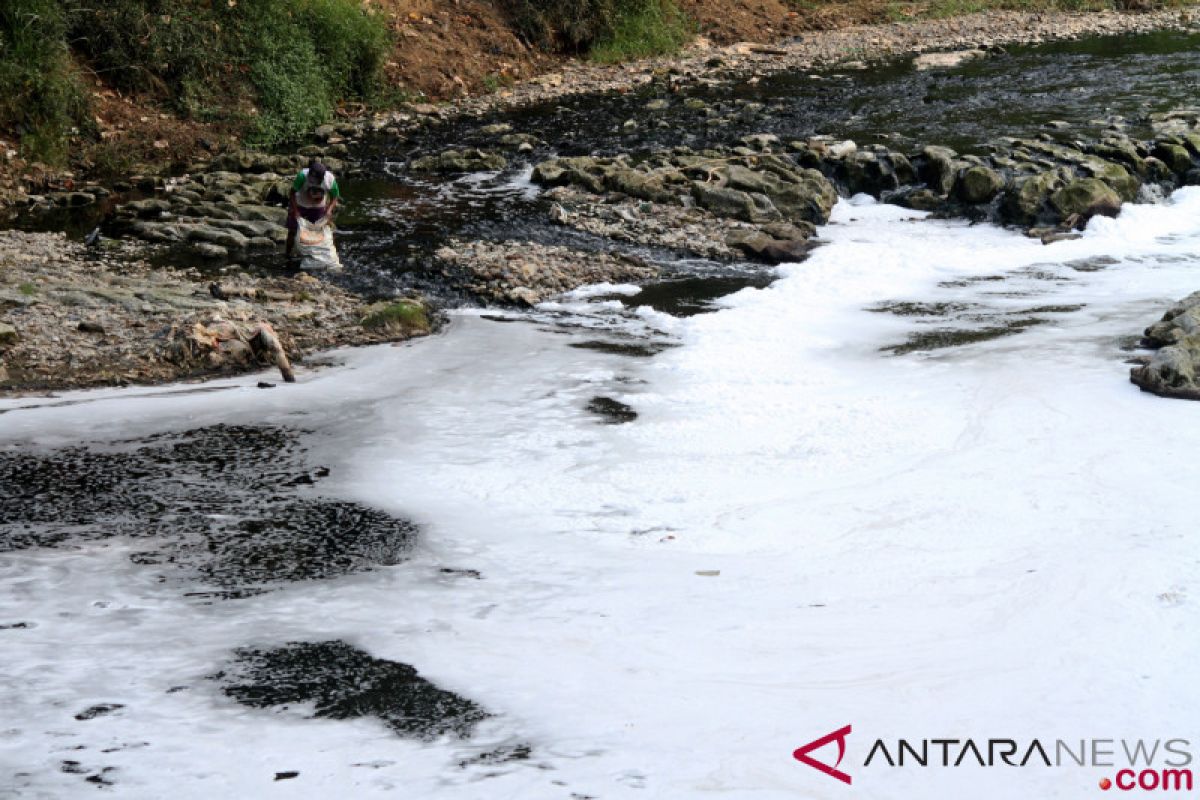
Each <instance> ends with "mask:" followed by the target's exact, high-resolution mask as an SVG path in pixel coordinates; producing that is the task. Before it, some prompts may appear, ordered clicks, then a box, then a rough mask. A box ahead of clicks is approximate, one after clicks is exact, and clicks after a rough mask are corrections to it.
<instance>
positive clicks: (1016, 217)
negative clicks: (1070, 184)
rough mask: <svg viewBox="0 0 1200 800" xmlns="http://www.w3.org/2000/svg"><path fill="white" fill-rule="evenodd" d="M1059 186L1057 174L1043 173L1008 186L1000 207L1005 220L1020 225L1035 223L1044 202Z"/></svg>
mask: <svg viewBox="0 0 1200 800" xmlns="http://www.w3.org/2000/svg"><path fill="white" fill-rule="evenodd" d="M1060 186H1062V179H1061V178H1060V177H1059V175H1058V173H1057V172H1043V173H1041V174H1039V175H1033V176H1031V177H1029V178H1026V179H1024V180H1022V181H1018V182H1016V183H1014V184H1012V185H1010V186H1009V188H1008V189H1007V190H1006V191H1005V193H1004V200H1003V202H1002V203H1001V206H1000V208H1001V211H1002V212H1003V214H1004V217H1005V220H1006V221H1008V222H1015V223H1017V224H1020V225H1032V224H1033V223H1035V222H1037V220H1038V217H1039V216H1040V215H1041V214H1042V210H1043V208H1044V207H1045V204H1046V201H1047V200H1048V199H1049V197H1050V195H1051V194H1052V193H1053V192H1055V191H1056V190H1057V189H1058V188H1059V187H1060Z"/></svg>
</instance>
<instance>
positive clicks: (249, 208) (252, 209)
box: [235, 204, 287, 226]
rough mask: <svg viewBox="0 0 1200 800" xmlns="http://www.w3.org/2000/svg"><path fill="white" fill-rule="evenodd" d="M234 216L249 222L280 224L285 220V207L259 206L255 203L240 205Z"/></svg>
mask: <svg viewBox="0 0 1200 800" xmlns="http://www.w3.org/2000/svg"><path fill="white" fill-rule="evenodd" d="M235 216H236V217H237V218H238V219H240V220H247V221H250V222H270V223H272V224H274V225H277V226H281V225H283V224H284V223H286V222H287V209H286V208H278V207H276V206H261V205H255V204H248V205H240V206H238V207H237V211H236V214H235Z"/></svg>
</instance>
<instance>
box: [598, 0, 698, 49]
mask: <svg viewBox="0 0 1200 800" xmlns="http://www.w3.org/2000/svg"><path fill="white" fill-rule="evenodd" d="M691 37H692V27H691V25H690V24H689V22H688V19H687V17H685V16H684V15H683V13H682V12H681V11H680V10H679V9H678V8H677V7H676V6H675V4H674V3H673V2H671V0H640V2H625V3H622V4H621V6H620V7H619V8H618V9H617V15H616V17H615V19H614V20H613V23H612V29H611V30H610V31H609V32H608V33H607V34H606V35H605V36H603V37H602V38H601V39H600V40H599V41H598V42H596V44H595V46H594V47H593V48H592V52H591V56H592V58H593V59H595V60H597V61H606V62H611V61H628V60H630V59H634V58H647V57H649V56H657V55H662V54H664V53H674V52H675V51H676V50H678V49H679V48H680V47H683V45H685V44H687V41H688V39H690V38H691Z"/></svg>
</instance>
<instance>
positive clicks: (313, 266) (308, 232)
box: [296, 217, 342, 270]
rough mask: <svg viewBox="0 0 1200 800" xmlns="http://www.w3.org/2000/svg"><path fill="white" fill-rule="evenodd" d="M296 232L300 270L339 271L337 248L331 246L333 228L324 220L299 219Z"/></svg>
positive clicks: (339, 261)
mask: <svg viewBox="0 0 1200 800" xmlns="http://www.w3.org/2000/svg"><path fill="white" fill-rule="evenodd" d="M298 222H299V224H300V227H299V229H298V230H297V231H296V252H297V254H298V255H299V256H300V269H304V270H340V269H341V268H342V262H341V260H339V259H338V254H337V248H336V247H334V246H333V228H332V227H330V225H329V223H328V222H326V221H325V220H322V221H321V222H309V221H308V220H306V219H304V218H303V217H301V218H300V219H299V220H298Z"/></svg>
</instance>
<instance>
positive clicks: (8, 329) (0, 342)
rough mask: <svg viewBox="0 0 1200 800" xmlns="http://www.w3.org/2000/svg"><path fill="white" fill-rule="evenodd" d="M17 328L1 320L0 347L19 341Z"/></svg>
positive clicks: (9, 345)
mask: <svg viewBox="0 0 1200 800" xmlns="http://www.w3.org/2000/svg"><path fill="white" fill-rule="evenodd" d="M18 338H19V337H18V336H17V329H16V328H14V327H13V326H12V325H9V324H8V323H5V322H0V348H4V347H11V346H12V345H14V344H16V343H17V339H18Z"/></svg>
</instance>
